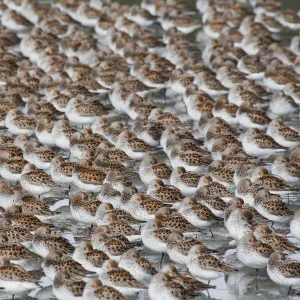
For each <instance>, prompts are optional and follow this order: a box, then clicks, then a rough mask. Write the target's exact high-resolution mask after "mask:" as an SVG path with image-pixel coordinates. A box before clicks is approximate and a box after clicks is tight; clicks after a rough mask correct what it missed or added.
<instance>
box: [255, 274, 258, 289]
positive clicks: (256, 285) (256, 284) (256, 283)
mask: <svg viewBox="0 0 300 300" xmlns="http://www.w3.org/2000/svg"><path fill="white" fill-rule="evenodd" d="M257 279H258V269H256V277H255V287H256V290H258V282H257Z"/></svg>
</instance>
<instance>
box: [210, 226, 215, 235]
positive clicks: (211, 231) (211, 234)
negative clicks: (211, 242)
mask: <svg viewBox="0 0 300 300" xmlns="http://www.w3.org/2000/svg"><path fill="white" fill-rule="evenodd" d="M209 230H210V234H211V236H212V237H213V236H214V234H213V232H212V230H211V227H209Z"/></svg>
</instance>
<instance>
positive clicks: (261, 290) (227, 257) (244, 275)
mask: <svg viewBox="0 0 300 300" xmlns="http://www.w3.org/2000/svg"><path fill="white" fill-rule="evenodd" d="M224 1H226V0H224ZM40 2H44V3H51V1H47V0H45V1H40ZM120 2H122V3H130V4H133V3H135V4H138V3H140V1H138V0H126V1H120ZM187 2H189V3H191V4H192V5H193V3H195V1H193V0H187ZM282 2H283V5H284V6H285V7H286V8H292V9H294V10H295V9H299V8H300V0H282ZM283 38H284V37H283ZM174 97H175V96H174V95H169V96H168V98H167V104H166V105H165V103H164V102H159V100H158V98H160V97H158V98H156V97H155V98H154V99H153V102H154V103H155V104H156V105H157V106H160V107H164V108H166V110H168V111H170V112H173V113H176V114H177V115H179V116H181V117H182V120H184V118H185V117H186V113H185V112H184V109H183V107H182V106H181V105H180V104H178V103H176V101H174V100H176V99H175V98H174ZM175 103H176V104H175ZM287 124H290V125H293V126H295V127H298V128H300V124H299V118H298V116H292V117H291V118H290V120H289V122H288V123H287ZM161 158H162V159H164V158H166V157H165V156H164V154H162V155H161ZM265 164H266V165H268V162H267V161H266V162H265ZM135 169H138V164H137V165H136V166H135ZM134 184H136V185H137V187H139V184H140V182H135V183H134ZM75 192H76V190H75V189H73V190H71V194H73V193H75ZM299 197H300V196H299ZM299 197H295V196H292V195H290V196H288V197H286V199H285V200H286V201H287V202H290V204H291V206H292V207H293V208H295V209H299V208H300V201H298V200H300V199H299ZM45 201H46V202H49V203H50V204H51V205H53V206H52V208H54V209H56V210H57V211H59V212H61V214H60V216H59V217H57V218H56V219H55V220H52V221H51V223H52V224H54V225H55V230H56V231H57V232H59V233H60V234H62V236H64V237H66V238H68V239H69V240H70V241H71V242H72V243H76V241H78V240H82V239H84V238H85V237H87V233H88V230H89V228H88V227H87V225H84V224H80V223H77V222H75V221H74V219H73V218H72V216H71V214H70V211H69V209H68V197H66V196H64V195H60V196H55V197H47V198H45ZM283 229H284V228H283ZM213 234H214V236H213V237H212V236H210V234H209V233H207V232H206V233H203V234H199V235H198V236H197V237H198V238H199V240H201V242H203V244H204V245H205V246H208V247H209V248H212V249H217V250H218V254H219V255H220V257H222V258H223V259H224V261H225V262H227V263H229V264H230V265H232V266H234V267H236V268H239V269H240V271H239V272H236V273H231V274H230V275H226V276H225V278H219V279H217V280H213V281H211V282H210V284H211V285H215V286H216V289H211V290H209V293H208V292H203V294H202V295H200V296H199V297H198V298H195V299H199V300H200V299H228V300H231V299H240V300H252V299H274V300H275V299H287V298H288V297H287V296H286V294H287V288H285V287H279V286H278V285H276V284H275V283H273V282H272V281H271V280H270V279H269V278H268V276H267V274H266V271H265V270H260V271H259V273H258V274H256V271H255V270H253V269H250V268H241V267H242V265H241V263H239V261H238V260H237V258H236V255H235V250H234V249H235V242H234V240H232V238H230V237H229V236H228V233H227V232H226V230H225V229H224V228H221V229H220V227H218V228H213ZM291 240H292V241H293V242H295V240H293V239H292V238H291ZM298 244H299V243H298ZM299 246H300V244H299ZM144 254H145V255H146V256H147V258H148V259H149V260H150V261H151V262H153V264H154V265H156V266H157V267H159V261H160V255H154V254H153V253H149V252H147V250H144ZM294 257H295V258H298V259H300V253H299V254H298V257H297V255H294ZM169 262H170V261H169V260H168V259H167V258H165V259H164V261H163V263H164V264H166V263H169ZM41 285H42V286H43V287H42V288H41V289H39V290H35V291H32V292H31V293H30V294H29V295H27V296H16V298H19V299H56V298H55V297H54V296H53V293H52V286H51V282H50V281H48V280H47V279H45V280H44V281H43V282H42V284H41ZM298 292H299V294H298V295H297V291H293V293H292V294H291V295H290V297H289V298H294V299H298V298H299V299H300V290H299V291H298ZM10 298H11V296H10V295H5V294H3V293H0V299H10ZM138 299H148V297H147V294H141V295H139V296H138Z"/></svg>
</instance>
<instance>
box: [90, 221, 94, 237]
mask: <svg viewBox="0 0 300 300" xmlns="http://www.w3.org/2000/svg"><path fill="white" fill-rule="evenodd" d="M93 228H94V224H92V225H91V228H90V232H89V237H90V236H91V234H92V231H93Z"/></svg>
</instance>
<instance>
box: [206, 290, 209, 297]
mask: <svg viewBox="0 0 300 300" xmlns="http://www.w3.org/2000/svg"><path fill="white" fill-rule="evenodd" d="M206 291H207V296H208V298H210V294H209V291H208V290H206Z"/></svg>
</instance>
